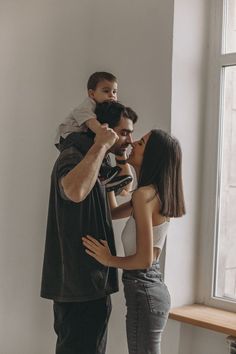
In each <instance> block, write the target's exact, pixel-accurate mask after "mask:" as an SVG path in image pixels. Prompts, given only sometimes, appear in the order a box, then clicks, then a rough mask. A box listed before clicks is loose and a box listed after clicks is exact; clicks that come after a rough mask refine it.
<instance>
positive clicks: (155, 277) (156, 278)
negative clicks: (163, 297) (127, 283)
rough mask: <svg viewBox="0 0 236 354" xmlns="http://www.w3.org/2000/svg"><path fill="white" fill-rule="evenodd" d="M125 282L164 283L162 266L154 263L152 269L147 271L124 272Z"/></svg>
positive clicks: (156, 262)
mask: <svg viewBox="0 0 236 354" xmlns="http://www.w3.org/2000/svg"><path fill="white" fill-rule="evenodd" d="M122 279H123V280H129V279H130V280H135V279H137V280H143V281H149V282H150V281H151V282H160V281H162V274H161V272H160V264H159V262H158V261H154V262H153V264H152V265H151V267H150V268H147V269H133V270H123V275H122Z"/></svg>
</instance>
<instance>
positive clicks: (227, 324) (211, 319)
mask: <svg viewBox="0 0 236 354" xmlns="http://www.w3.org/2000/svg"><path fill="white" fill-rule="evenodd" d="M169 318H171V319H172V320H176V321H180V322H184V323H188V324H191V325H193V326H198V327H202V328H207V329H210V330H212V331H216V332H220V333H225V334H227V335H230V336H234V337H236V313H233V312H228V311H224V310H219V309H216V308H214V307H207V306H204V305H199V304H193V305H189V306H182V307H177V308H174V309H172V310H171V311H170V314H169Z"/></svg>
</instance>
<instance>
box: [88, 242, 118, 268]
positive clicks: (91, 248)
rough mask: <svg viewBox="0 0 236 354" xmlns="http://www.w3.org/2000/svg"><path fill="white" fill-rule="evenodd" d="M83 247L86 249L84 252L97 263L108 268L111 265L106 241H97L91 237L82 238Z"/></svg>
mask: <svg viewBox="0 0 236 354" xmlns="http://www.w3.org/2000/svg"><path fill="white" fill-rule="evenodd" d="M82 241H83V245H84V246H85V247H86V250H85V252H86V253H88V254H89V255H90V256H91V257H93V258H95V259H96V260H97V261H98V262H99V263H101V264H103V265H105V266H107V267H109V266H110V265H111V257H112V255H111V252H110V249H109V247H108V244H107V241H105V240H99V241H97V240H96V239H95V238H93V237H92V236H89V235H87V236H86V237H82Z"/></svg>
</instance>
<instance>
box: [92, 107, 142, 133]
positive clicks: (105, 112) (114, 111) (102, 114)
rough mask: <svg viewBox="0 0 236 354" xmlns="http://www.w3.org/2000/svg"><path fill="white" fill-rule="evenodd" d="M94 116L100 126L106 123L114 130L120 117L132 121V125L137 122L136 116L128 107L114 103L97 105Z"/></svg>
mask: <svg viewBox="0 0 236 354" xmlns="http://www.w3.org/2000/svg"><path fill="white" fill-rule="evenodd" d="M95 114H96V116H97V120H98V121H99V122H100V123H101V124H104V123H107V124H108V125H109V127H110V128H115V127H116V126H117V125H118V124H119V122H120V119H121V116H123V117H125V118H128V119H130V120H132V122H133V123H134V124H135V123H136V122H137V120H138V115H137V114H136V113H135V112H134V111H133V110H132V109H131V108H130V107H125V106H124V105H123V104H121V103H119V102H115V101H105V102H103V103H97V105H96V109H95Z"/></svg>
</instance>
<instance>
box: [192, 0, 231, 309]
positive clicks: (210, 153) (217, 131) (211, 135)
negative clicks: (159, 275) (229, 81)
mask: <svg viewBox="0 0 236 354" xmlns="http://www.w3.org/2000/svg"><path fill="white" fill-rule="evenodd" d="M223 5H224V0H211V11H210V14H211V18H210V37H209V65H208V77H207V78H208V85H207V86H208V87H207V92H208V94H207V102H206V127H205V128H206V129H205V146H204V161H203V179H202V181H203V183H202V201H201V202H202V218H201V228H200V229H201V245H200V250H201V254H200V257H199V259H200V264H199V267H198V270H199V283H198V284H199V287H198V302H200V303H204V304H205V305H208V306H212V307H217V308H222V309H225V310H229V311H233V312H235V311H236V303H235V302H234V301H230V300H224V299H221V298H217V297H214V296H213V293H214V274H215V272H214V267H215V247H216V241H217V240H216V236H217V231H218V230H217V217H218V208H219V200H218V199H217V198H218V194H217V193H218V190H219V184H220V172H219V169H218V166H220V165H221V154H220V144H219V142H220V140H221V138H222V126H221V118H220V117H221V109H222V102H220V99H221V100H222V98H223V97H222V96H223V95H222V94H221V82H223V78H221V72H222V71H221V68H222V66H230V65H236V53H233V54H221V48H222V39H223V35H222V28H223V16H224V14H223V9H224V6H223Z"/></svg>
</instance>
